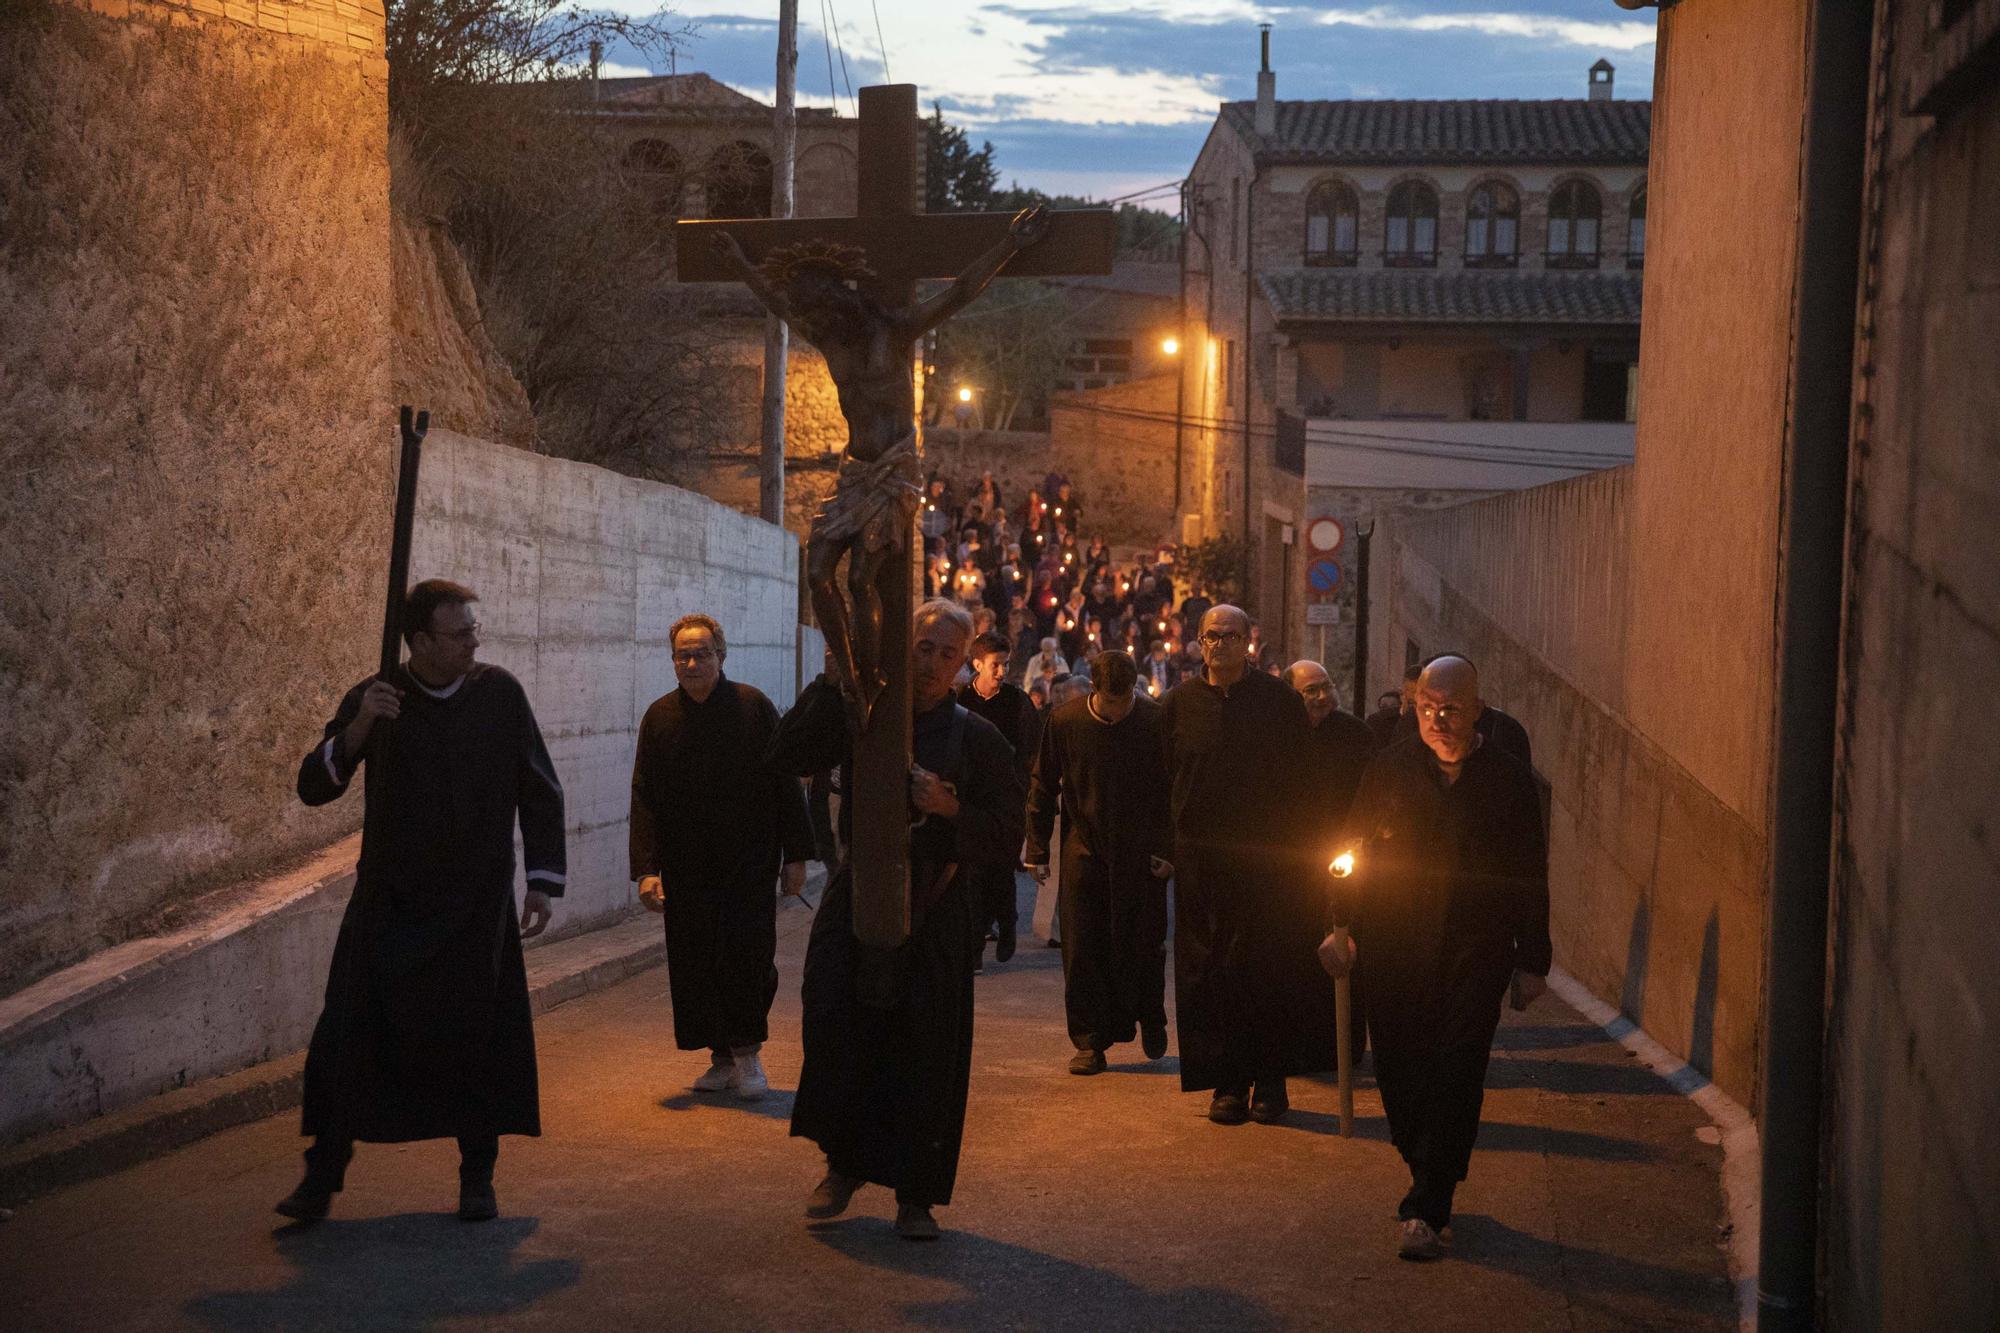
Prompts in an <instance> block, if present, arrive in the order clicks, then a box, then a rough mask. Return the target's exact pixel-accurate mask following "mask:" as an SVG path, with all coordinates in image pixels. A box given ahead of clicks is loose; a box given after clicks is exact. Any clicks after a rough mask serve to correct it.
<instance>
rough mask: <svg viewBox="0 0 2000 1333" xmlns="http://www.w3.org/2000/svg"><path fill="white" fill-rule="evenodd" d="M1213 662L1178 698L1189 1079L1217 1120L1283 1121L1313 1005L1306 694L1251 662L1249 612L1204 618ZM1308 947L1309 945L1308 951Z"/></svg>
mask: <svg viewBox="0 0 2000 1333" xmlns="http://www.w3.org/2000/svg"><path fill="white" fill-rule="evenodd" d="M1197 642H1198V643H1199V644H1200V646H1201V654H1202V662H1203V670H1202V672H1201V674H1200V675H1196V676H1190V677H1189V678H1188V679H1186V680H1183V681H1182V682H1181V683H1180V684H1179V685H1177V686H1175V687H1174V690H1173V692H1172V693H1170V694H1169V695H1167V699H1166V703H1165V705H1164V707H1163V716H1162V718H1161V728H1162V733H1163V736H1164V743H1165V748H1166V761H1167V771H1168V774H1169V777H1170V779H1171V783H1172V788H1171V791H1172V797H1171V800H1172V807H1171V809H1172V831H1173V845H1174V854H1173V873H1174V895H1175V896H1174V997H1175V1006H1176V1009H1177V1011H1178V1013H1177V1017H1178V1023H1177V1027H1178V1029H1179V1031H1180V1055H1181V1088H1182V1090H1183V1091H1186V1092H1197V1091H1207V1090H1212V1091H1213V1094H1214V1095H1213V1097H1212V1098H1211V1099H1210V1101H1209V1107H1208V1118H1209V1119H1210V1120H1213V1121H1215V1122H1216V1123H1217V1124H1223V1125H1240V1124H1242V1123H1243V1122H1244V1121H1245V1120H1257V1121H1259V1122H1261V1123H1265V1124H1273V1123H1276V1122H1277V1121H1279V1120H1281V1119H1283V1118H1284V1116H1285V1113H1286V1111H1287V1110H1288V1109H1290V1105H1291V1103H1290V1100H1289V1097H1288V1096H1287V1092H1286V1087H1285V1079H1286V1075H1287V1074H1288V1073H1292V1072H1305V1071H1304V1070H1300V1069H1297V1068H1296V1066H1295V1060H1296V1053H1297V1052H1298V1051H1299V1050H1301V1049H1305V1048H1307V1047H1308V1046H1309V1042H1310V1034H1308V1033H1306V1032H1304V1031H1302V1030H1301V1029H1302V1025H1303V1024H1304V1023H1305V1022H1306V1015H1307V1014H1308V1013H1309V1012H1310V1011H1311V1009H1312V1006H1311V1005H1310V1004H1307V1003H1302V1002H1301V997H1299V996H1298V994H1297V993H1296V992H1297V979H1298V978H1299V977H1300V976H1301V975H1302V974H1301V973H1300V972H1299V970H1298V968H1297V967H1296V966H1295V963H1296V958H1295V955H1296V954H1298V953H1300V952H1302V951H1309V950H1310V948H1311V941H1310V940H1306V941H1305V942H1304V944H1303V945H1301V943H1300V939H1299V935H1298V930H1297V923H1298V920H1299V913H1298V904H1299V900H1300V896H1301V894H1303V893H1307V892H1310V891H1311V888H1310V887H1309V884H1308V882H1307V881H1306V880H1305V879H1304V876H1303V874H1302V871H1301V866H1302V851H1303V849H1302V845H1301V839H1300V834H1301V829H1300V825H1299V820H1298V817H1297V813H1296V812H1297V808H1298V806H1299V804H1300V803H1301V802H1302V801H1303V800H1304V799H1305V796H1306V793H1305V791H1304V789H1303V782H1304V770H1303V768H1302V765H1301V762H1300V760H1301V755H1302V752H1303V749H1304V746H1305V745H1306V744H1307V740H1308V735H1307V732H1308V724H1307V721H1306V710H1305V705H1304V704H1303V703H1301V702H1300V701H1299V696H1298V695H1296V694H1294V693H1293V692H1292V691H1291V690H1289V689H1287V688H1286V687H1285V685H1284V683H1283V682H1281V681H1279V680H1278V679H1277V678H1275V677H1273V676H1267V675H1265V674H1264V673H1262V672H1260V671H1252V670H1250V663H1249V642H1250V617H1249V616H1247V615H1245V614H1244V613H1243V612H1242V610H1240V609H1239V608H1237V607H1234V606H1230V605H1228V604H1227V603H1224V604H1222V605H1220V606H1215V607H1212V608H1210V610H1209V612H1208V614H1206V615H1204V616H1203V617H1202V618H1201V622H1200V627H1199V631H1198V637H1197ZM1308 957H1309V953H1308Z"/></svg>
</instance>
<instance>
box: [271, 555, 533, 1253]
mask: <svg viewBox="0 0 2000 1333" xmlns="http://www.w3.org/2000/svg"><path fill="white" fill-rule="evenodd" d="M477 600H478V599H477V597H476V596H475V595H474V594H473V593H472V591H471V590H470V589H468V588H464V587H461V586H459V585H458V584H455V583H448V582H446V581H444V580H442V579H432V580H429V581H427V582H424V583H419V584H418V585H417V586H416V587H414V588H412V589H410V592H409V596H408V597H407V598H406V600H405V607H404V613H403V626H404V628H403V634H404V637H405V639H407V640H408V642H409V645H410V660H409V663H408V665H407V666H404V667H399V668H398V669H397V670H396V671H395V672H394V673H393V674H392V675H390V676H387V677H378V676H370V677H369V678H368V679H367V680H364V681H362V682H361V683H360V684H358V685H356V686H355V687H354V688H353V689H351V690H349V691H348V692H347V695H346V697H344V698H343V699H342V700H341V701H340V706H339V708H338V709H336V710H335V712H334V715H333V720H332V721H331V722H328V723H327V724H326V730H325V733H324V734H323V735H322V736H321V738H320V743H319V744H318V745H316V746H315V747H314V748H313V749H312V750H311V751H310V752H309V753H308V754H307V755H306V757H305V759H304V761H303V762H301V763H300V765H299V780H298V790H299V799H300V800H302V801H304V802H305V803H306V804H307V805H325V804H326V803H327V802H329V801H332V800H335V799H337V798H338V797H340V796H341V795H342V794H344V793H345V792H346V791H347V789H348V786H349V784H350V783H352V781H353V779H354V775H355V773H356V772H357V771H358V770H359V769H360V768H361V767H362V765H364V764H365V765H366V766H367V768H368V784H367V790H366V805H365V809H364V811H363V815H362V830H361V860H360V864H359V865H358V866H357V867H356V869H355V878H354V896H353V897H352V898H350V899H349V900H348V904H347V912H346V914H345V915H344V916H343V917H342V918H341V923H340V937H339V939H338V941H337V942H336V943H335V945H334V951H333V966H332V968H331V970H330V974H329V976H328V978H327V983H326V1003H325V1007H324V1008H323V1009H322V1010H321V1011H320V1017H319V1023H318V1025H317V1026H315V1027H314V1029H313V1036H312V1045H311V1046H310V1047H309V1048H308V1050H307V1052H306V1077H305V1115H304V1126H303V1129H304V1132H305V1133H306V1134H309V1135H312V1136H313V1143H312V1146H311V1147H309V1148H307V1149H306V1175H305V1179H304V1180H303V1181H301V1182H300V1184H299V1187H298V1188H297V1189H296V1190H293V1191H292V1193H291V1194H290V1195H289V1196H288V1197H287V1198H286V1199H285V1200H284V1201H283V1202H281V1203H280V1204H279V1205H278V1211H279V1212H280V1213H283V1214H284V1215H285V1216H287V1217H292V1218H297V1219H298V1220H300V1221H316V1220H318V1219H319V1218H322V1217H325V1216H326V1214H327V1210H328V1208H329V1207H330V1206H331V1204H332V1201H333V1196H334V1195H335V1194H337V1193H339V1192H340V1189H341V1186H342V1184H343V1183H344V1181H345V1176H346V1169H347V1163H348V1160H349V1159H350V1158H351V1157H352V1156H353V1154H354V1143H355V1141H356V1140H364V1141H366V1142H370V1143H404V1142H408V1141H410V1140H413V1139H435V1138H456V1139H457V1140H458V1148H459V1204H458V1215H459V1216H460V1217H462V1218H464V1219H465V1220H467V1221H485V1220H486V1219H488V1218H491V1217H494V1216H496V1215H497V1213H498V1210H499V1205H498V1203H497V1202H496V1200H495V1198H494V1193H493V1164H494V1161H495V1159H496V1158H497V1157H498V1155H499V1151H500V1139H499V1136H500V1135H502V1134H531V1135H538V1134H540V1133H541V1129H542V1127H541V1104H540V1098H539V1092H538V1088H537V1085H536V1080H535V1033H534V1027H533V1024H532V1022H531V1020H530V1017H529V1009H528V974H527V970H526V968H525V967H523V965H522V962H521V940H522V939H523V938H525V937H530V936H534V935H538V934H540V933H541V932H542V930H543V929H544V928H545V927H546V926H547V925H548V923H549V917H550V914H551V911H550V906H549V899H551V898H554V897H559V896H561V894H562V891H563V882H564V878H565V864H566V863H565V859H564V848H563V796H562V784H561V783H559V782H558V781H557V780H556V774H555V768H554V766H553V765H551V764H550V762H549V753H548V750H547V749H546V748H545V747H544V746H543V744H542V734H541V730H540V729H539V728H538V727H537V726H536V725H535V715H534V711H533V710H532V709H531V708H529V706H528V697H527V695H526V694H525V693H524V692H523V691H522V689H521V684H520V682H519V681H517V680H515V679H514V677H512V676H510V675H508V674H507V673H506V672H505V671H503V670H501V669H500V668H499V667H496V666H488V665H486V664H485V663H481V662H475V661H474V660H473V654H474V652H475V651H476V650H477V649H478V647H479V624H478V622H477V621H476V620H474V619H473V615H472V606H471V604H472V603H473V602H475V601H477ZM517 817H518V820H519V823H520V828H521V845H522V851H523V859H524V860H525V862H526V863H527V899H526V903H525V904H524V907H523V913H522V916H521V917H520V918H518V919H517V918H516V916H515V912H514V825H515V822H516V819H517Z"/></svg>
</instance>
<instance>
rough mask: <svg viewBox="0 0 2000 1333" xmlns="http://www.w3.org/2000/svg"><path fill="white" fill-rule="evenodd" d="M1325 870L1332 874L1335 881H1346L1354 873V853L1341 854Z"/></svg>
mask: <svg viewBox="0 0 2000 1333" xmlns="http://www.w3.org/2000/svg"><path fill="white" fill-rule="evenodd" d="M1327 869H1328V870H1330V871H1332V872H1333V876H1334V878H1335V879H1346V878H1347V877H1348V876H1349V875H1351V874H1353V873H1354V853H1353V852H1342V853H1341V854H1340V855H1339V856H1336V857H1334V858H1333V861H1332V863H1331V864H1330V865H1328V866H1327Z"/></svg>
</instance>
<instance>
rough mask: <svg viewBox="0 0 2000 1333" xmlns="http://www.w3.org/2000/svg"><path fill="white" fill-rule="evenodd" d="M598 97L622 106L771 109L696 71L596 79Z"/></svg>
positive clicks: (740, 109) (739, 109) (744, 109)
mask: <svg viewBox="0 0 2000 1333" xmlns="http://www.w3.org/2000/svg"><path fill="white" fill-rule="evenodd" d="M597 87H598V100H599V101H601V102H610V103H614V104H619V105H623V106H628V107H630V106H673V107H709V108H719V109H728V110H732V111H751V110H758V111H763V112H766V113H769V111H770V110H771V108H770V107H769V106H768V105H766V104H765V103H763V102H760V101H758V100H757V99H756V98H754V97H750V96H747V95H745V94H743V93H739V92H737V91H736V90H735V89H734V88H731V87H730V86H729V85H728V84H726V83H721V82H718V81H717V80H715V79H713V78H710V77H709V76H708V75H706V74H702V73H699V72H696V73H690V74H648V75H640V76H638V77H635V78H619V79H599V80H598V81H597Z"/></svg>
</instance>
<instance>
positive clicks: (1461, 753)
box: [1320, 657, 1550, 1259]
mask: <svg viewBox="0 0 2000 1333" xmlns="http://www.w3.org/2000/svg"><path fill="white" fill-rule="evenodd" d="M1415 701H1416V714H1417V724H1418V728H1419V733H1418V736H1416V737H1412V738H1409V739H1406V740H1403V741H1400V742H1398V743H1397V744H1396V745H1394V746H1391V747H1390V748H1389V749H1388V750H1386V751H1384V752H1383V753H1382V754H1381V755H1379V756H1377V758H1376V759H1375V761H1374V762H1373V763H1372V764H1370V765H1369V768H1368V772H1367V774H1366V776H1365V777H1363V779H1362V782H1361V792H1360V794H1359V795H1358V796H1357V797H1356V798H1355V803H1354V809H1353V813H1352V815H1351V817H1350V818H1349V821H1348V829H1347V839H1348V842H1349V850H1351V851H1353V853H1354V869H1353V873H1352V874H1351V875H1350V876H1348V877H1347V878H1346V879H1342V880H1336V881H1335V892H1334V898H1333V910H1332V919H1333V924H1334V931H1333V933H1332V934H1330V935H1328V936H1327V937H1326V939H1325V941H1324V942H1323V943H1322V945H1321V946H1320V957H1321V960H1322V961H1323V963H1324V964H1325V966H1326V969H1327V971H1329V972H1330V973H1332V974H1333V975H1335V976H1340V975H1342V974H1344V973H1345V972H1346V970H1347V969H1348V968H1349V967H1350V966H1358V968H1359V970H1360V973H1361V976H1362V978H1363V980H1364V981H1365V983H1366V985H1367V990H1368V1030H1369V1035H1370V1037H1371V1039H1372V1040H1373V1042H1374V1048H1375V1078H1376V1082H1377V1083H1378V1085H1379V1086H1380V1087H1381V1090H1382V1108H1383V1110H1384V1112H1386V1113H1387V1115H1388V1118H1389V1137H1390V1139H1391V1140H1392V1141H1393V1142H1394V1143H1395V1145H1396V1149H1397V1151H1398V1152H1400V1153H1401V1154H1402V1157H1403V1160H1404V1162H1405V1163H1407V1164H1408V1166H1409V1169H1410V1190H1409V1193H1408V1194H1406V1195H1404V1197H1403V1201H1402V1204H1401V1205H1400V1207H1399V1208H1398V1210H1397V1212H1398V1215H1399V1216H1400V1217H1401V1219H1402V1236H1401V1240H1400V1245H1399V1253H1401V1254H1402V1256H1403V1257H1404V1258H1406V1259H1433V1258H1436V1257H1438V1255H1439V1254H1440V1253H1441V1252H1442V1246H1441V1243H1440V1240H1439V1233H1440V1232H1442V1231H1443V1230H1444V1228H1445V1227H1446V1226H1447V1225H1448V1224H1449V1223H1450V1222H1451V1203H1452V1195H1453V1193H1454V1191H1455V1190H1456V1189H1457V1187H1458V1183H1459V1182H1460V1181H1462V1180H1464V1179H1465V1173H1466V1168H1467V1166H1468V1164H1469V1163H1470V1161H1471V1158H1472V1145H1473V1141H1474V1139H1475V1138H1476V1137H1477V1136H1478V1133H1479V1107H1480V1103H1481V1101H1482V1100H1483V1099H1484V1096H1485V1081H1486V1064H1487V1059H1488V1057H1489V1055H1490V1054H1491V1049H1492V1045H1493V1032H1494V1029H1495V1028H1496V1027H1498V1026H1499V1022H1500V1001H1501V998H1502V997H1503V996H1505V995H1507V994H1508V992H1509V989H1510V981H1511V989H1512V991H1513V997H1514V1007H1515V1008H1517V1009H1520V1008H1525V1007H1527V1005H1528V1004H1529V1003H1531V1002H1533V1000H1534V999H1535V998H1536V997H1537V996H1539V995H1540V994H1541V993H1542V991H1543V990H1544V989H1545V987H1546V984H1547V983H1546V980H1545V978H1546V977H1547V976H1548V971H1549V960H1550V948H1549V880H1548V868H1549V861H1548V844H1547V842H1546V840H1545V838H1544V836H1543V831H1542V810H1541V803H1540V801H1539V800H1538V798H1537V796H1536V792H1535V783H1534V778H1533V775H1532V774H1530V772H1529V771H1528V768H1527V766H1526V765H1525V764H1523V763H1522V762H1521V761H1520V760H1519V759H1517V758H1515V757H1514V756H1513V755H1511V754H1509V753H1508V752H1507V751H1506V750H1504V749H1503V748H1501V747H1500V746H1499V745H1497V744H1494V743H1491V742H1483V741H1482V739H1481V737H1480V734H1479V731H1478V729H1477V727H1476V722H1477V719H1478V717H1479V712H1480V707H1481V704H1480V697H1479V674H1478V672H1476V671H1475V670H1474V669H1473V667H1472V664H1471V663H1470V662H1467V661H1466V660H1465V659H1463V658H1459V657H1440V658H1437V659H1435V660H1434V661H1432V662H1431V664H1430V665H1429V666H1427V667H1426V668H1425V669H1424V672H1423V674H1422V675H1421V676H1420V677H1419V678H1418V680H1417V685H1416V692H1415ZM1350 929H1351V931H1352V937H1351V938H1350V937H1349V935H1348V933H1347V932H1348V931H1349V930H1350Z"/></svg>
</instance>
